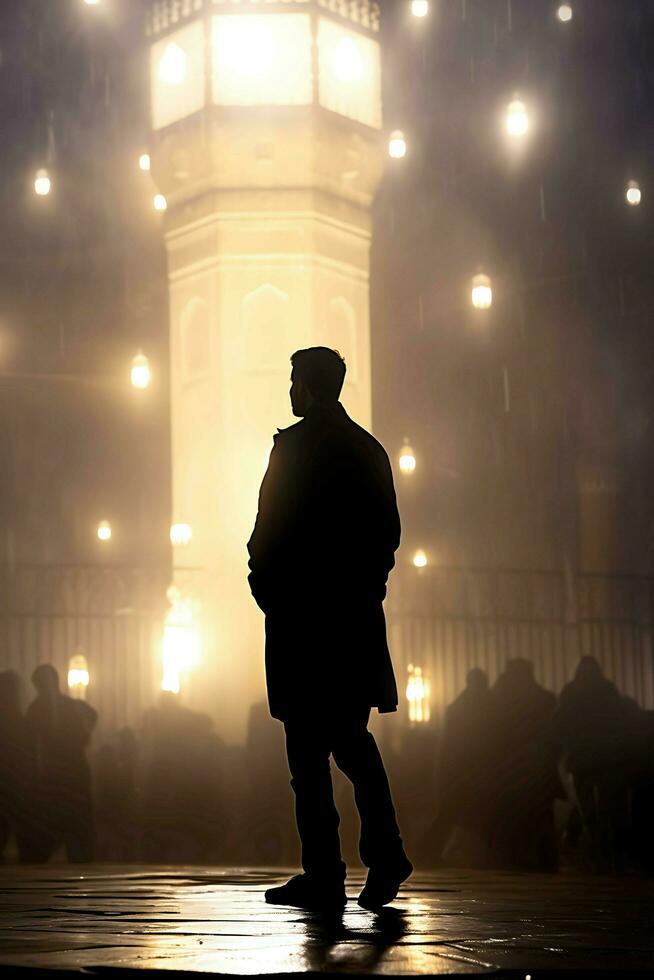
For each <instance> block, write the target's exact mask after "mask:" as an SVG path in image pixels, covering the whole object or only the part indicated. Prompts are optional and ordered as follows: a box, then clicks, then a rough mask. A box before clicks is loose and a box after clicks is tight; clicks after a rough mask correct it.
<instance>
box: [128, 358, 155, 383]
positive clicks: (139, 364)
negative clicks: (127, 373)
mask: <svg viewBox="0 0 654 980" xmlns="http://www.w3.org/2000/svg"><path fill="white" fill-rule="evenodd" d="M131 381H132V387H133V388H141V389H144V388H147V387H149V385H150V382H151V381H152V372H151V371H150V361H149V360H148V358H147V357H146V356H145V354H143V353H142V352H141V351H139V353H138V354H137V355H136V357H134V358H133V360H132V370H131Z"/></svg>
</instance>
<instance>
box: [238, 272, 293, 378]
mask: <svg viewBox="0 0 654 980" xmlns="http://www.w3.org/2000/svg"><path fill="white" fill-rule="evenodd" d="M290 316H291V310H290V296H289V295H288V293H286V292H284V290H282V289H279V288H278V287H277V286H273V285H272V284H271V283H264V284H263V285H261V286H257V288H256V289H253V290H252V291H251V292H249V293H246V295H245V296H244V297H243V299H242V302H241V367H242V369H243V370H244V371H287V370H288V368H289V357H290V355H291V354H292V353H293V335H292V325H291V323H290Z"/></svg>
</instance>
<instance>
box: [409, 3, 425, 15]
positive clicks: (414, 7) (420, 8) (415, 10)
mask: <svg viewBox="0 0 654 980" xmlns="http://www.w3.org/2000/svg"><path fill="white" fill-rule="evenodd" d="M411 13H412V14H413V16H414V17H426V16H427V14H428V13H429V0H411Z"/></svg>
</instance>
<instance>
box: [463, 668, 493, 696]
mask: <svg viewBox="0 0 654 980" xmlns="http://www.w3.org/2000/svg"><path fill="white" fill-rule="evenodd" d="M466 686H467V688H468V690H469V691H471V692H472V693H473V694H485V693H486V691H487V690H488V677H487V675H486V673H485V671H483V670H482V669H481V667H473V668H472V670H469V671H468V674H467V676H466Z"/></svg>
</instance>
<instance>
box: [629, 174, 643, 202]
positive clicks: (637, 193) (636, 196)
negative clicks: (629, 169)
mask: <svg viewBox="0 0 654 980" xmlns="http://www.w3.org/2000/svg"><path fill="white" fill-rule="evenodd" d="M626 197H627V204H630V205H631V207H632V208H636V207H638V205H639V204H640V202H641V200H642V198H643V195H642V193H641V190H640V185H639V183H638V181H637V180H630V181H629V183H628V185H627V194H626Z"/></svg>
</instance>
